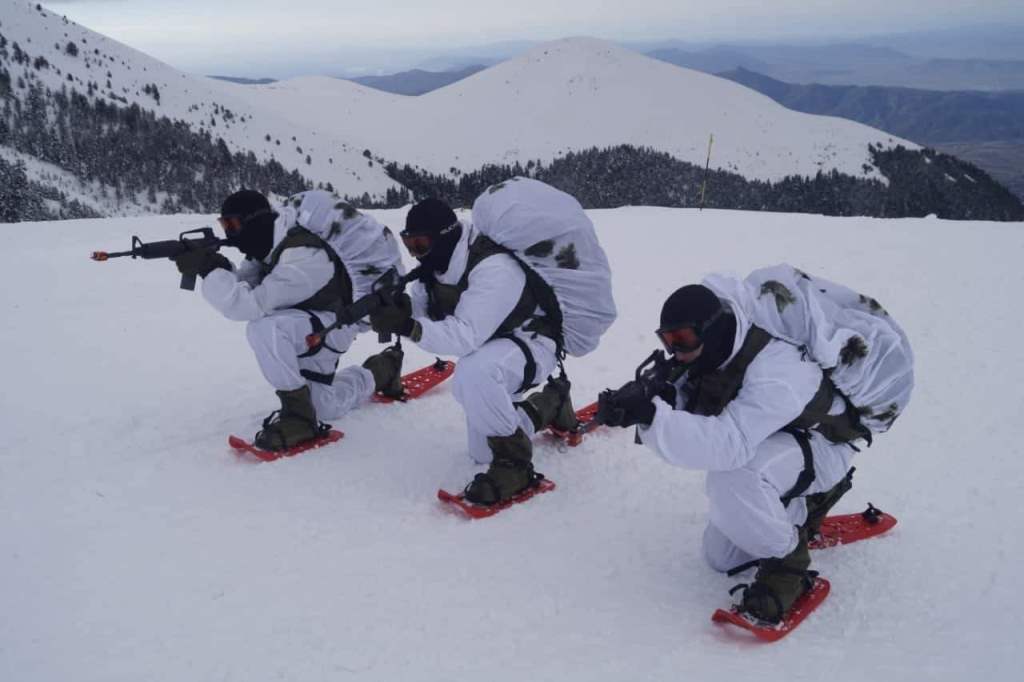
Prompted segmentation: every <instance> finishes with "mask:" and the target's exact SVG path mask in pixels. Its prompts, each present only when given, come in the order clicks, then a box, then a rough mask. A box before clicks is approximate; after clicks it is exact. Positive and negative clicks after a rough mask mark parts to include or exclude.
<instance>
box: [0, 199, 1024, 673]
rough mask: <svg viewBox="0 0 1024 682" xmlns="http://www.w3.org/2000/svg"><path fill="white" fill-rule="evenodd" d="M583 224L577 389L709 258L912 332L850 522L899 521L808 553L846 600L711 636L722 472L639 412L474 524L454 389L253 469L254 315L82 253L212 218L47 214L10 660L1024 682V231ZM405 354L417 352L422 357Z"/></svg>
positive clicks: (7, 572)
mask: <svg viewBox="0 0 1024 682" xmlns="http://www.w3.org/2000/svg"><path fill="white" fill-rule="evenodd" d="M589 214H590V216H591V218H592V219H593V221H594V223H595V225H596V229H597V231H598V234H599V236H600V239H601V241H602V243H603V244H604V245H605V248H606V249H607V251H608V255H609V259H610V262H611V266H612V271H613V273H614V278H613V282H614V286H615V295H616V299H617V301H618V303H619V306H618V307H619V310H620V315H621V316H620V318H619V319H618V320H617V322H616V323H615V325H614V326H613V327H612V328H611V330H610V331H609V333H608V335H607V336H606V337H605V338H604V340H603V341H602V344H601V346H600V347H599V349H598V350H597V351H596V352H595V353H593V354H592V355H591V356H588V357H586V358H584V359H579V360H577V359H570V361H569V363H568V370H569V372H570V374H571V377H572V379H573V382H574V383H573V398H574V400H575V401H576V402H577V403H583V402H584V401H587V400H590V399H592V398H593V397H594V396H595V395H596V393H597V392H598V391H599V390H601V389H603V388H605V387H608V386H617V385H620V384H621V383H622V382H624V381H626V380H627V379H628V378H630V377H631V375H632V372H633V368H634V366H635V365H636V364H637V363H638V362H639V361H640V360H641V359H642V358H643V357H645V356H646V355H647V354H648V353H649V352H650V351H651V350H652V348H653V346H654V344H655V340H654V335H653V334H652V333H651V330H652V329H654V327H655V326H656V321H657V315H658V310H659V308H660V305H661V302H662V300H663V298H664V297H665V296H666V295H667V294H668V293H669V292H671V291H672V290H674V289H675V288H676V287H677V286H680V285H681V284H684V283H687V282H691V281H694V280H696V279H698V278H699V277H701V276H702V275H703V274H705V273H707V272H709V271H719V270H724V271H732V272H737V273H746V272H748V271H749V270H750V269H752V268H755V267H758V266H762V265H766V264H769V263H773V262H780V261H788V262H791V263H793V264H794V265H797V266H799V267H801V268H803V269H805V270H807V271H809V272H813V273H816V274H820V275H822V276H825V277H828V278H831V279H834V280H837V281H841V282H844V283H847V284H850V285H851V286H854V287H855V288H857V289H858V290H860V291H863V292H865V293H867V294H869V295H871V296H874V297H876V298H878V299H879V300H880V301H881V302H882V304H883V305H884V306H885V307H886V309H887V310H889V311H890V313H891V314H893V315H894V316H896V317H897V319H899V320H900V322H901V323H902V325H903V326H904V328H905V329H906V331H907V334H908V335H909V337H910V339H911V342H912V344H913V346H914V351H915V355H916V358H917V371H916V375H917V380H918V386H917V389H916V391H915V394H914V397H913V400H912V401H911V403H910V406H909V409H908V410H907V411H906V413H905V414H904V415H903V416H902V417H901V418H900V421H899V422H897V424H896V425H895V426H894V427H893V430H892V431H891V432H890V433H888V434H885V435H883V436H880V437H879V438H878V439H877V440H876V442H875V444H874V445H873V446H872V447H871V448H870V449H867V450H865V451H864V452H862V453H861V454H859V455H858V456H857V457H856V458H855V464H856V466H857V474H856V476H855V479H854V488H853V491H852V492H851V493H849V494H848V495H847V497H845V498H844V499H843V500H842V502H841V503H840V505H839V508H838V510H837V511H839V512H844V513H845V512H854V511H860V510H862V509H863V508H864V506H865V505H866V503H867V502H868V501H870V502H873V503H874V504H875V505H877V506H879V507H881V508H882V509H884V510H886V511H888V512H890V513H892V514H894V515H895V516H897V517H898V518H899V519H900V525H898V526H897V527H896V528H895V529H894V530H893V531H892V532H891V533H890V534H889V535H887V536H885V537H882V538H879V539H875V540H870V541H867V542H863V543H859V544H857V545H853V546H850V547H845V548H844V547H840V548H835V549H831V550H822V551H820V552H817V553H816V554H815V556H814V562H815V563H814V566H813V568H815V569H817V570H819V571H821V573H822V575H824V576H826V577H827V578H828V579H829V580H830V581H831V582H832V594H831V595H830V596H829V597H828V599H827V601H826V602H825V603H824V604H823V605H822V606H821V607H820V608H819V609H818V610H817V611H816V612H815V613H814V614H812V615H811V616H810V617H809V618H808V620H807V621H805V622H804V624H803V625H801V626H800V628H799V629H798V630H797V631H796V632H795V633H793V634H791V635H790V636H789V637H788V638H787V639H785V640H783V641H782V642H779V643H777V644H773V645H765V646H758V645H755V644H751V643H749V642H747V641H745V640H742V639H738V638H737V637H736V636H734V633H729V632H726V631H724V630H722V629H721V628H720V627H719V626H715V625H713V624H712V623H711V622H710V615H711V613H712V611H713V610H714V609H715V608H717V607H720V606H722V605H724V604H726V603H728V602H729V596H728V594H727V590H728V588H729V587H731V586H733V585H734V584H736V583H737V582H739V581H740V578H739V577H737V578H727V577H725V576H722V575H719V574H717V573H714V572H712V571H711V570H710V569H709V568H708V567H707V566H706V565H705V564H704V562H703V560H702V559H701V557H700V538H701V532H702V529H703V527H704V523H705V518H706V513H707V501H706V498H705V497H704V494H703V476H702V475H701V474H699V473H695V472H690V471H686V470H682V469H675V468H672V467H669V466H668V465H666V464H664V463H662V462H661V461H660V460H659V459H658V458H657V457H656V456H654V455H653V454H652V453H650V452H648V451H647V450H646V449H644V448H641V447H638V446H635V445H633V443H632V439H633V434H632V433H631V432H628V431H617V432H605V433H597V434H594V435H593V437H592V438H590V439H589V440H588V441H586V442H585V443H584V444H583V445H581V446H580V447H578V448H574V449H568V450H565V451H562V450H559V449H558V448H557V447H555V446H553V445H551V444H539V445H538V448H537V468H538V470H540V471H543V472H544V473H545V474H546V475H547V476H549V477H551V478H552V479H553V480H554V481H556V482H557V484H558V488H557V489H556V490H555V491H553V492H551V493H549V494H547V495H543V496H540V497H537V498H535V499H533V500H531V501H530V502H528V503H527V504H525V505H522V506H520V507H517V508H515V509H512V510H509V511H507V512H503V513H502V514H500V515H499V516H497V517H494V518H492V519H486V520H483V521H479V522H468V521H466V520H464V519H461V518H457V517H454V516H451V515H449V514H447V513H445V512H443V511H442V510H441V509H440V507H439V505H438V503H437V501H436V499H435V498H434V493H435V491H436V489H437V487H438V486H439V485H441V484H445V485H449V486H454V485H458V484H459V483H463V482H465V480H467V478H468V476H469V475H470V474H471V473H472V470H471V469H470V468H469V467H467V466H466V465H465V464H463V461H464V459H465V441H464V435H465V434H464V428H465V426H464V421H463V417H462V414H461V412H460V410H459V407H458V405H457V404H456V403H455V401H454V399H453V397H452V395H451V386H450V385H445V386H442V387H440V388H439V389H438V390H437V391H436V393H434V394H431V395H430V396H426V397H424V398H423V399H422V400H418V401H415V402H410V403H408V404H396V405H390V406H384V405H370V406H366V407H365V408H364V409H360V410H358V411H357V412H354V413H352V414H350V415H348V416H347V417H346V418H344V419H342V420H339V421H336V422H335V426H336V427H338V428H340V429H342V430H343V431H345V434H346V435H345V438H344V439H343V440H342V442H340V443H339V444H337V445H335V446H331V447H329V448H325V449H322V450H319V451H316V452H310V453H306V454H303V455H300V456H298V457H296V458H294V459H290V460H282V461H279V462H276V463H273V464H266V465H264V464H256V463H253V462H247V461H241V460H239V459H237V458H236V456H235V455H234V454H233V453H232V452H231V451H230V450H229V449H228V447H227V445H226V443H225V439H226V436H227V434H228V433H231V432H235V433H240V434H244V435H251V434H252V433H254V432H255V430H256V429H257V428H259V424H260V420H261V419H262V418H263V417H264V416H266V414H267V413H268V412H269V411H270V409H271V408H272V407H273V406H274V395H273V393H272V392H271V390H270V389H269V388H268V386H267V385H266V384H265V383H264V380H263V379H262V377H261V376H260V374H259V370H258V368H257V366H256V364H255V362H254V361H253V359H252V357H251V354H250V351H249V349H248V347H247V346H246V342H245V335H244V325H242V324H239V323H233V322H229V321H227V320H225V319H223V318H221V317H219V316H218V315H217V314H216V313H214V312H213V310H212V309H210V308H209V307H208V306H207V305H206V304H205V303H204V302H203V300H202V299H201V298H200V297H199V296H198V295H197V294H193V293H186V292H182V291H180V290H179V289H178V288H177V286H178V274H177V271H176V270H175V268H174V266H173V265H171V264H170V263H166V262H155V261H131V260H127V259H126V260H122V261H116V262H115V261H112V262H109V263H103V264H98V263H94V262H91V261H89V260H88V259H87V258H86V255H87V254H88V253H89V252H90V251H92V250H94V249H114V248H118V247H120V245H124V247H127V243H128V236H129V235H130V234H133V233H137V234H139V235H140V236H141V237H142V238H143V239H147V240H150V239H158V238H166V237H167V236H169V235H176V234H177V233H178V232H179V231H181V230H183V229H187V228H191V227H199V226H201V225H204V224H208V223H209V220H210V216H189V215H181V216H165V217H153V218H142V219H132V220H129V219H110V220H90V221H73V222H49V223H24V224H20V225H2V226H0V230H2V231H3V237H4V244H5V248H4V249H2V250H0V271H2V272H3V273H4V276H5V277H6V280H5V281H8V282H10V283H12V284H13V283H17V286H5V287H0V308H2V309H3V310H4V311H5V324H4V325H3V326H2V327H0V376H3V377H4V390H3V391H0V414H2V415H3V421H2V423H3V426H4V447H3V450H2V454H0V537H2V538H3V546H4V551H3V552H2V553H0V575H3V580H2V581H0V603H2V604H3V609H4V617H3V618H2V619H0V641H2V642H3V645H2V646H0V679H3V680H11V681H17V682H51V681H54V680H75V681H76V682H111V681H112V680H126V681H128V680H131V681H133V682H135V681H141V680H147V681H150V680H151V681H163V680H167V681H171V680H227V681H232V682H233V681H239V682H241V681H244V682H264V681H268V682H269V681H270V680H282V679H283V680H302V681H303V682H319V681H323V682H337V681H338V680H345V679H358V680H367V681H378V680H379V681H381V682H385V681H386V682H390V681H393V680H403V681H408V682H420V681H423V682H433V681H435V680H455V679H460V680H477V679H487V680H493V681H494V682H505V681H513V680H514V681H517V682H521V681H523V680H558V681H569V680H586V681H587V682H603V681H605V680H607V681H609V682H611V681H614V682H621V681H623V680H637V681H639V680H645V681H646V680H656V681H662V680H664V681H669V680H680V679H692V680H718V679H722V680H740V679H745V678H748V677H750V676H751V675H756V677H758V678H759V679H764V680H821V679H828V680H831V681H834V682H862V681H863V680H877V681H878V682H901V681H905V680H930V681H936V682H961V681H963V680H1012V679H1017V677H1019V675H1018V673H1017V672H1014V671H1016V670H1017V669H1018V668H1019V664H1018V663H1017V659H1018V657H1017V652H1018V649H1019V640H1020V636H1019V632H1020V628H1019V624H1020V613H1021V610H1022V608H1024V598H1022V596H1021V590H1020V585H1019V579H1018V576H1017V572H1016V570H1015V569H1016V567H1018V566H1020V565H1021V563H1022V561H1024V544H1022V543H1021V542H1020V540H1019V538H1020V537H1022V536H1024V515H1022V514H1021V512H1020V511H1019V509H1018V507H1019V501H1020V500H1021V499H1022V496H1024V449H1022V446H1021V438H1020V427H1019V426H1017V424H1018V423H1019V421H1020V400H1019V396H1020V388H1019V387H1020V382H1021V381H1022V379H1024V355H1022V354H1021V353H1020V352H1019V351H1018V349H1017V345H1018V343H1017V340H1018V339H1019V337H1020V320H1019V315H1017V314H1016V311H1017V310H1019V301H1020V299H1021V297H1024V271H1022V269H1021V268H1020V267H1019V262H1018V259H1017V254H1020V253H1022V252H1024V229H1021V228H1022V227H1024V225H1021V224H1015V225H1006V224H993V223H981V222H967V223H964V222H956V223H951V222H945V221H941V220H928V219H925V220H875V219H865V218H822V217H820V216H810V215H790V214H773V213H745V212H731V211H704V212H703V213H698V212H696V211H694V210H681V209H659V208H623V209H615V210H608V211H591V212H590V213H589ZM375 215H376V216H377V217H378V218H379V219H380V220H381V221H382V222H384V223H386V224H390V225H392V227H394V226H396V225H399V224H401V221H402V219H403V217H404V213H403V212H402V211H383V212H377V213H376V214H375ZM851 236H854V237H855V238H852V237H851ZM638 244H641V247H639V248H638V246H637V245H638ZM837 244H840V245H843V247H842V248H841V249H837V246H836V245H837ZM228 255H230V256H232V257H234V256H235V255H236V254H234V253H233V252H229V253H228ZM908 264H909V265H908ZM55 268H57V269H59V272H60V276H59V277H56V276H54V272H55ZM372 337H373V335H372V334H367V335H364V336H363V337H361V338H360V339H359V340H358V341H357V343H356V345H355V346H354V347H353V348H352V349H351V350H350V351H349V352H348V353H347V354H346V356H345V357H344V359H343V362H346V363H358V362H361V361H362V359H363V358H364V357H366V355H367V354H369V353H371V352H374V350H375V349H376V348H379V346H378V345H377V344H376V341H375V339H374V338H372ZM406 346H407V350H408V355H407V361H406V362H407V365H408V366H409V367H414V366H421V365H424V364H426V363H427V362H429V361H430V360H432V358H430V357H428V356H426V355H425V354H424V353H422V352H420V351H418V350H415V348H414V347H413V346H412V345H411V344H406Z"/></svg>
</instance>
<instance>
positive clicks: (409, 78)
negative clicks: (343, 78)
mask: <svg viewBox="0 0 1024 682" xmlns="http://www.w3.org/2000/svg"><path fill="white" fill-rule="evenodd" d="M486 68H487V67H486V66H483V65H482V64H472V65H470V66H467V67H464V68H461V69H455V70H453V71H424V70H423V69H413V70H412V71H402V72H401V73H395V74H391V75H389V76H361V77H359V78H350V79H348V80H351V81H354V82H356V83H359V84H360V85H365V86H367V87H370V88H376V89H377V90H383V91H385V92H392V93H394V94H396V95H423V94H425V93H428V92H431V91H433V90H437V89H438V88H443V87H444V86H446V85H451V84H452V83H456V82H458V81H460V80H462V79H463V78H468V77H469V76H472V75H473V74H474V73H479V72H480V71H483V70H484V69H486Z"/></svg>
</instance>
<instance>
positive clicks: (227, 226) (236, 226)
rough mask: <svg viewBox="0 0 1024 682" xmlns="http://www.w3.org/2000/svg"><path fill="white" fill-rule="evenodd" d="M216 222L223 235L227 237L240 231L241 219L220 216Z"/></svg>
mask: <svg viewBox="0 0 1024 682" xmlns="http://www.w3.org/2000/svg"><path fill="white" fill-rule="evenodd" d="M217 222H218V223H220V226H221V229H223V230H224V234H227V235H230V234H232V233H234V232H238V231H240V230H241V229H242V219H241V218H239V217H238V216H236V215H229V216H221V217H220V218H217Z"/></svg>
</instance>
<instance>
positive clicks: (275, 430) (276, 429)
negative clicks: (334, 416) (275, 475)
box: [254, 410, 332, 450]
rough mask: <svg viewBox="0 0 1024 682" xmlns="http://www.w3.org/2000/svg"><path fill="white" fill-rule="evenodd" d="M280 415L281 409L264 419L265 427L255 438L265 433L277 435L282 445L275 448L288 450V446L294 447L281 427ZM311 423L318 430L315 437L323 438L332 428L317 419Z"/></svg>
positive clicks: (257, 438)
mask: <svg viewBox="0 0 1024 682" xmlns="http://www.w3.org/2000/svg"><path fill="white" fill-rule="evenodd" d="M280 416H281V410H274V411H273V412H271V413H270V415H268V416H267V418H266V419H264V420H263V428H262V429H261V430H260V431H259V432H257V434H256V438H255V439H254V440H259V439H260V437H261V436H262V435H263V434H268V435H271V436H276V437H277V439H278V442H279V443H280V447H278V448H274V449H275V450H287V449H288V448H290V447H292V446H291V445H288V443H287V441H286V440H285V437H284V434H283V433H281V428H280V426H279V422H280ZM310 424H312V425H313V428H314V430H315V431H316V435H314V436H313V438H323V437H324V436H326V435H327V433H328V432H329V431H330V430H331V428H332V427H331V425H330V424H325V423H324V422H322V421H318V420H315V419H314V420H312V421H310Z"/></svg>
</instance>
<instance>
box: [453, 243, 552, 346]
mask: <svg viewBox="0 0 1024 682" xmlns="http://www.w3.org/2000/svg"><path fill="white" fill-rule="evenodd" d="M499 253H504V254H506V255H508V256H511V257H512V260H514V261H515V262H516V263H517V264H518V265H519V267H520V268H521V269H522V271H523V274H524V275H526V287H525V288H524V290H523V296H522V297H521V298H520V299H519V303H518V304H517V305H516V307H515V309H514V310H513V311H512V314H511V315H509V317H508V319H506V320H505V322H503V323H502V325H501V328H500V329H499V332H502V331H504V332H506V333H507V332H510V331H511V330H512V329H515V328H517V327H519V326H521V325H522V324H523V323H525V322H527V321H529V324H528V325H527V327H526V328H527V329H528V330H529V331H532V332H535V333H538V334H543V335H544V336H547V337H548V338H550V339H553V340H554V342H555V347H556V349H557V355H558V358H559V359H562V358H563V357H564V356H565V350H564V340H563V337H562V309H561V307H560V306H559V305H558V297H557V296H556V295H555V291H554V289H552V288H551V285H550V284H548V283H547V281H545V280H544V278H543V277H541V276H540V275H539V274H537V271H536V270H534V269H533V268H531V267H530V266H529V265H528V264H527V263H526V262H525V261H524V260H523V259H522V258H520V257H519V254H517V253H516V252H515V251H513V250H512V249H510V248H508V247H506V246H502V245H501V244H499V243H497V242H495V241H494V240H493V239H491V238H490V237H488V236H486V235H480V236H478V237H477V238H476V240H475V241H474V242H473V243H472V244H470V247H469V258H468V259H467V262H466V271H465V272H464V273H463V274H462V277H461V278H460V279H459V287H460V290H462V291H465V289H466V287H467V286H469V273H470V271H471V270H472V269H473V268H475V267H476V266H477V265H479V264H480V263H481V262H482V261H483V260H484V259H486V258H490V257H491V256H494V255H497V254H499ZM538 307H539V308H540V309H541V311H542V312H543V315H534V314H533V312H534V310H535V309H536V308H538Z"/></svg>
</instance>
